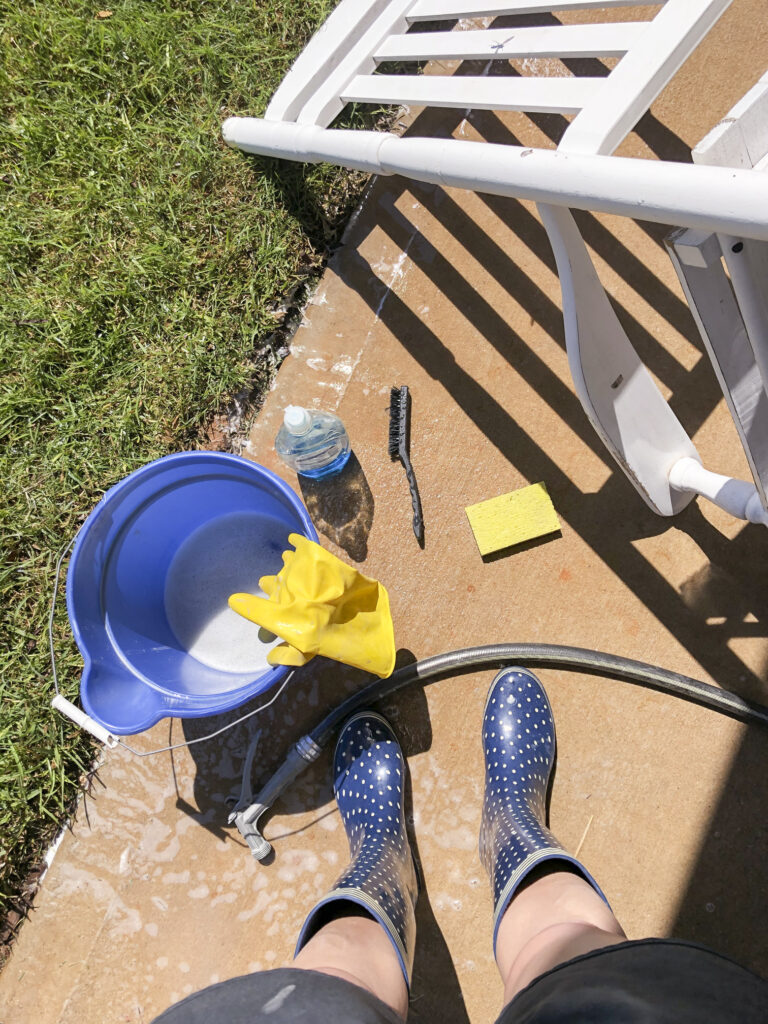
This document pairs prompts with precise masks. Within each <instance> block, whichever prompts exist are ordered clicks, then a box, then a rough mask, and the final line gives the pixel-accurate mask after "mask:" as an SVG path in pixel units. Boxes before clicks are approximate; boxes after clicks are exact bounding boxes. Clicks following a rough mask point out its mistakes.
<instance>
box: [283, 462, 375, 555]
mask: <svg viewBox="0 0 768 1024" xmlns="http://www.w3.org/2000/svg"><path fill="white" fill-rule="evenodd" d="M299 487H300V488H301V496H302V498H303V499H304V504H305V505H306V507H307V511H308V512H309V516H310V519H311V520H312V522H313V523H314V524H315V527H316V528H317V531H318V533H322V534H323V536H324V537H328V539H329V540H332V541H333V543H334V544H336V545H337V546H338V547H340V548H342V550H344V551H346V553H347V554H348V555H349V557H350V558H351V559H352V561H353V562H364V561H365V559H366V557H367V555H368V535H369V534H370V532H371V526H372V525H373V512H374V500H373V494H372V493H371V488H370V487H369V486H368V481H367V480H366V478H365V473H364V472H363V467H362V466H361V465H360V462H359V460H358V458H357V456H356V455H355V453H354V452H352V453H351V455H350V457H349V461H348V462H347V464H346V466H345V467H344V468H343V469H342V471H341V472H340V473H338V474H336V475H335V476H332V477H326V478H325V479H323V480H313V479H311V478H310V477H307V476H301V475H299Z"/></svg>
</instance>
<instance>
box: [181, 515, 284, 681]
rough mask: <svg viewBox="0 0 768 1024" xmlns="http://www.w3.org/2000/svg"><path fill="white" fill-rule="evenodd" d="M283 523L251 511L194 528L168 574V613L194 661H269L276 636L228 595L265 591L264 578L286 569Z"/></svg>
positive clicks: (229, 667) (241, 664)
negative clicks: (240, 612) (239, 609)
mask: <svg viewBox="0 0 768 1024" xmlns="http://www.w3.org/2000/svg"><path fill="white" fill-rule="evenodd" d="M288 546H289V544H288V537H287V535H286V529H285V524H284V523H282V522H280V521H279V520H277V519H272V518H269V517H265V516H261V515H253V514H249V513H247V512H235V513H232V514H230V515H223V516H219V517H218V518H216V519H213V520H211V521H210V522H207V523H204V524H203V525H202V526H201V527H199V528H198V529H197V530H195V531H194V533H192V534H190V536H189V537H187V538H186V540H185V541H184V542H183V543H182V544H181V546H180V547H179V549H178V551H177V552H176V554H175V556H174V558H173V561H172V562H171V564H170V566H169V568H168V573H167V576H166V581H165V614H166V617H167V619H168V624H169V626H170V627H171V630H172V631H173V633H174V635H175V637H176V639H177V640H178V642H179V644H180V645H181V646H182V647H183V648H184V649H185V650H186V651H187V652H188V653H189V654H190V655H191V657H193V658H195V659H196V660H197V661H199V662H201V663H202V664H204V665H208V666H209V667H210V668H214V669H218V670H219V671H222V672H236V673H244V672H253V673H254V674H258V673H260V672H263V671H265V670H267V669H269V668H270V666H269V665H268V663H267V654H268V653H269V651H270V650H271V649H272V648H273V647H274V646H275V645H276V644H278V643H280V641H279V639H278V638H276V637H275V636H274V635H273V634H272V633H269V632H267V630H265V629H262V628H261V627H260V626H257V625H256V624H255V623H253V622H249V621H248V619H244V618H243V617H242V615H238V614H237V612H233V611H232V609H231V608H230V607H229V605H228V604H227V599H228V598H229V595H230V594H235V593H239V592H242V593H248V594H257V595H258V596H259V597H264V596H266V595H265V594H264V591H263V590H261V589H260V588H259V578H260V577H261V576H265V575H271V574H273V573H277V572H279V571H280V569H281V568H282V564H283V563H282V553H283V551H284V550H286V549H287V547H288Z"/></svg>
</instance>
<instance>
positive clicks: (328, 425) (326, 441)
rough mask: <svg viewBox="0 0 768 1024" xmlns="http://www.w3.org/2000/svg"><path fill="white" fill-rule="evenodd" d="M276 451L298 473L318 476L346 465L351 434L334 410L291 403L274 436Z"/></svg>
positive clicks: (331, 473)
mask: <svg viewBox="0 0 768 1024" xmlns="http://www.w3.org/2000/svg"><path fill="white" fill-rule="evenodd" d="M275 451H276V452H277V454H278V455H279V456H280V458H281V459H282V460H283V462H284V463H285V464H286V465H287V466H290V467H291V469H294V470H295V471H296V472H297V473H301V475H302V476H308V477H312V478H314V479H319V478H321V477H326V476H332V475H333V474H334V473H338V472H340V471H341V470H342V469H343V468H344V466H345V465H346V464H347V461H348V459H349V455H350V446H349V437H348V435H347V431H346V430H345V429H344V424H343V423H342V422H341V420H340V419H339V417H338V416H336V415H335V414H334V413H332V412H323V411H322V410H320V409H303V408H302V407H301V406H300V405H289V406H287V407H286V410H285V415H284V419H283V425H282V426H281V427H280V430H279V431H278V432H277V437H276V438H275Z"/></svg>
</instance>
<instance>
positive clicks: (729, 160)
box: [692, 72, 768, 168]
mask: <svg viewBox="0 0 768 1024" xmlns="http://www.w3.org/2000/svg"><path fill="white" fill-rule="evenodd" d="M767 155H768V72H766V73H765V74H764V75H763V77H762V78H761V79H760V81H759V82H757V84H756V85H754V86H753V87H752V88H751V89H750V90H749V92H748V93H746V94H745V95H744V96H743V97H742V98H741V99H740V100H739V102H738V103H737V104H736V106H735V107H733V108H732V109H731V110H729V111H728V114H727V115H726V117H725V118H724V119H723V120H722V121H721V122H720V123H719V124H718V125H716V126H715V127H714V128H713V129H712V131H711V132H709V133H708V134H707V135H705V136H704V138H703V139H702V140H701V142H700V143H699V144H698V146H696V148H695V149H694V150H693V154H692V156H693V162H694V163H695V164H709V165H710V166H712V165H717V166H720V167H755V168H757V167H758V165H759V164H761V163H762V161H764V160H765V158H766V156H767Z"/></svg>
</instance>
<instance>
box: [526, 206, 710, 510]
mask: <svg viewBox="0 0 768 1024" xmlns="http://www.w3.org/2000/svg"><path fill="white" fill-rule="evenodd" d="M538 209H539V212H540V214H541V218H542V220H543V222H544V226H545V227H546V229H547V233H548V235H549V240H550V243H551V245H552V248H553V250H554V254H555V260H556V262H557V270H558V274H559V276H560V286H561V288H562V294H563V317H564V320H565V339H566V347H567V351H568V362H569V365H570V369H571V375H572V377H573V382H574V386H575V388H576V393H577V395H578V396H579V399H580V401H581V404H582V405H583V407H584V411H585V412H586V414H587V416H588V418H589V420H590V422H591V423H592V426H593V427H594V428H595V430H596V431H597V433H598V434H599V436H600V438H601V439H602V441H603V443H604V444H605V446H606V448H607V449H608V451H609V452H610V453H611V455H613V457H614V459H615V460H616V462H617V463H618V464H619V466H621V468H622V469H623V470H624V472H625V473H626V475H627V477H628V478H629V480H630V481H631V482H632V484H633V485H634V486H635V488H636V489H637V491H638V492H639V493H640V495H641V497H642V498H643V499H644V500H645V501H646V502H647V504H648V505H649V506H650V507H651V508H652V509H653V511H654V512H657V513H658V514H659V515H663V516H670V515H675V514H676V513H677V512H680V511H682V509H683V508H685V506H686V505H687V504H688V503H689V502H690V501H691V499H692V497H693V495H692V494H690V493H688V492H683V491H679V490H677V489H676V488H674V487H672V486H671V484H670V481H669V473H670V470H671V469H672V467H673V466H674V464H675V463H676V462H677V461H678V460H679V459H681V458H684V457H688V458H691V459H695V460H696V461H699V462H700V461H701V460H700V459H699V455H698V453H697V451H696V449H695V447H694V445H693V442H692V441H691V439H690V438H689V437H688V435H687V434H686V432H685V430H684V429H683V427H682V425H681V424H680V421H679V420H678V419H677V417H676V416H675V414H674V412H673V411H672V409H671V408H670V407H669V405H668V403H667V401H666V399H665V398H664V397H663V395H662V394H661V392H660V391H659V389H658V388H657V386H656V384H655V383H654V381H653V378H652V377H651V375H650V373H649V372H648V370H647V369H646V368H645V366H644V365H643V363H642V362H641V361H640V359H639V357H638V355H637V352H635V349H634V348H633V346H632V343H631V342H630V340H629V338H628V337H627V335H626V333H625V331H624V329H623V327H622V326H621V324H620V323H619V320H618V317H617V316H616V314H615V313H614V311H613V307H612V306H611V304H610V302H609V301H608V296H607V295H606V294H605V290H604V288H603V286H602V285H601V283H600V280H599V278H598V276H597V272H596V271H595V268H594V265H593V263H592V260H591V259H590V256H589V253H588V252H587V248H586V246H585V244H584V241H583V239H582V237H581V234H580V232H579V229H578V227H577V226H576V222H575V220H574V219H573V215H572V213H571V211H570V210H569V209H567V208H565V207H556V206H550V205H545V204H539V207H538Z"/></svg>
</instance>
